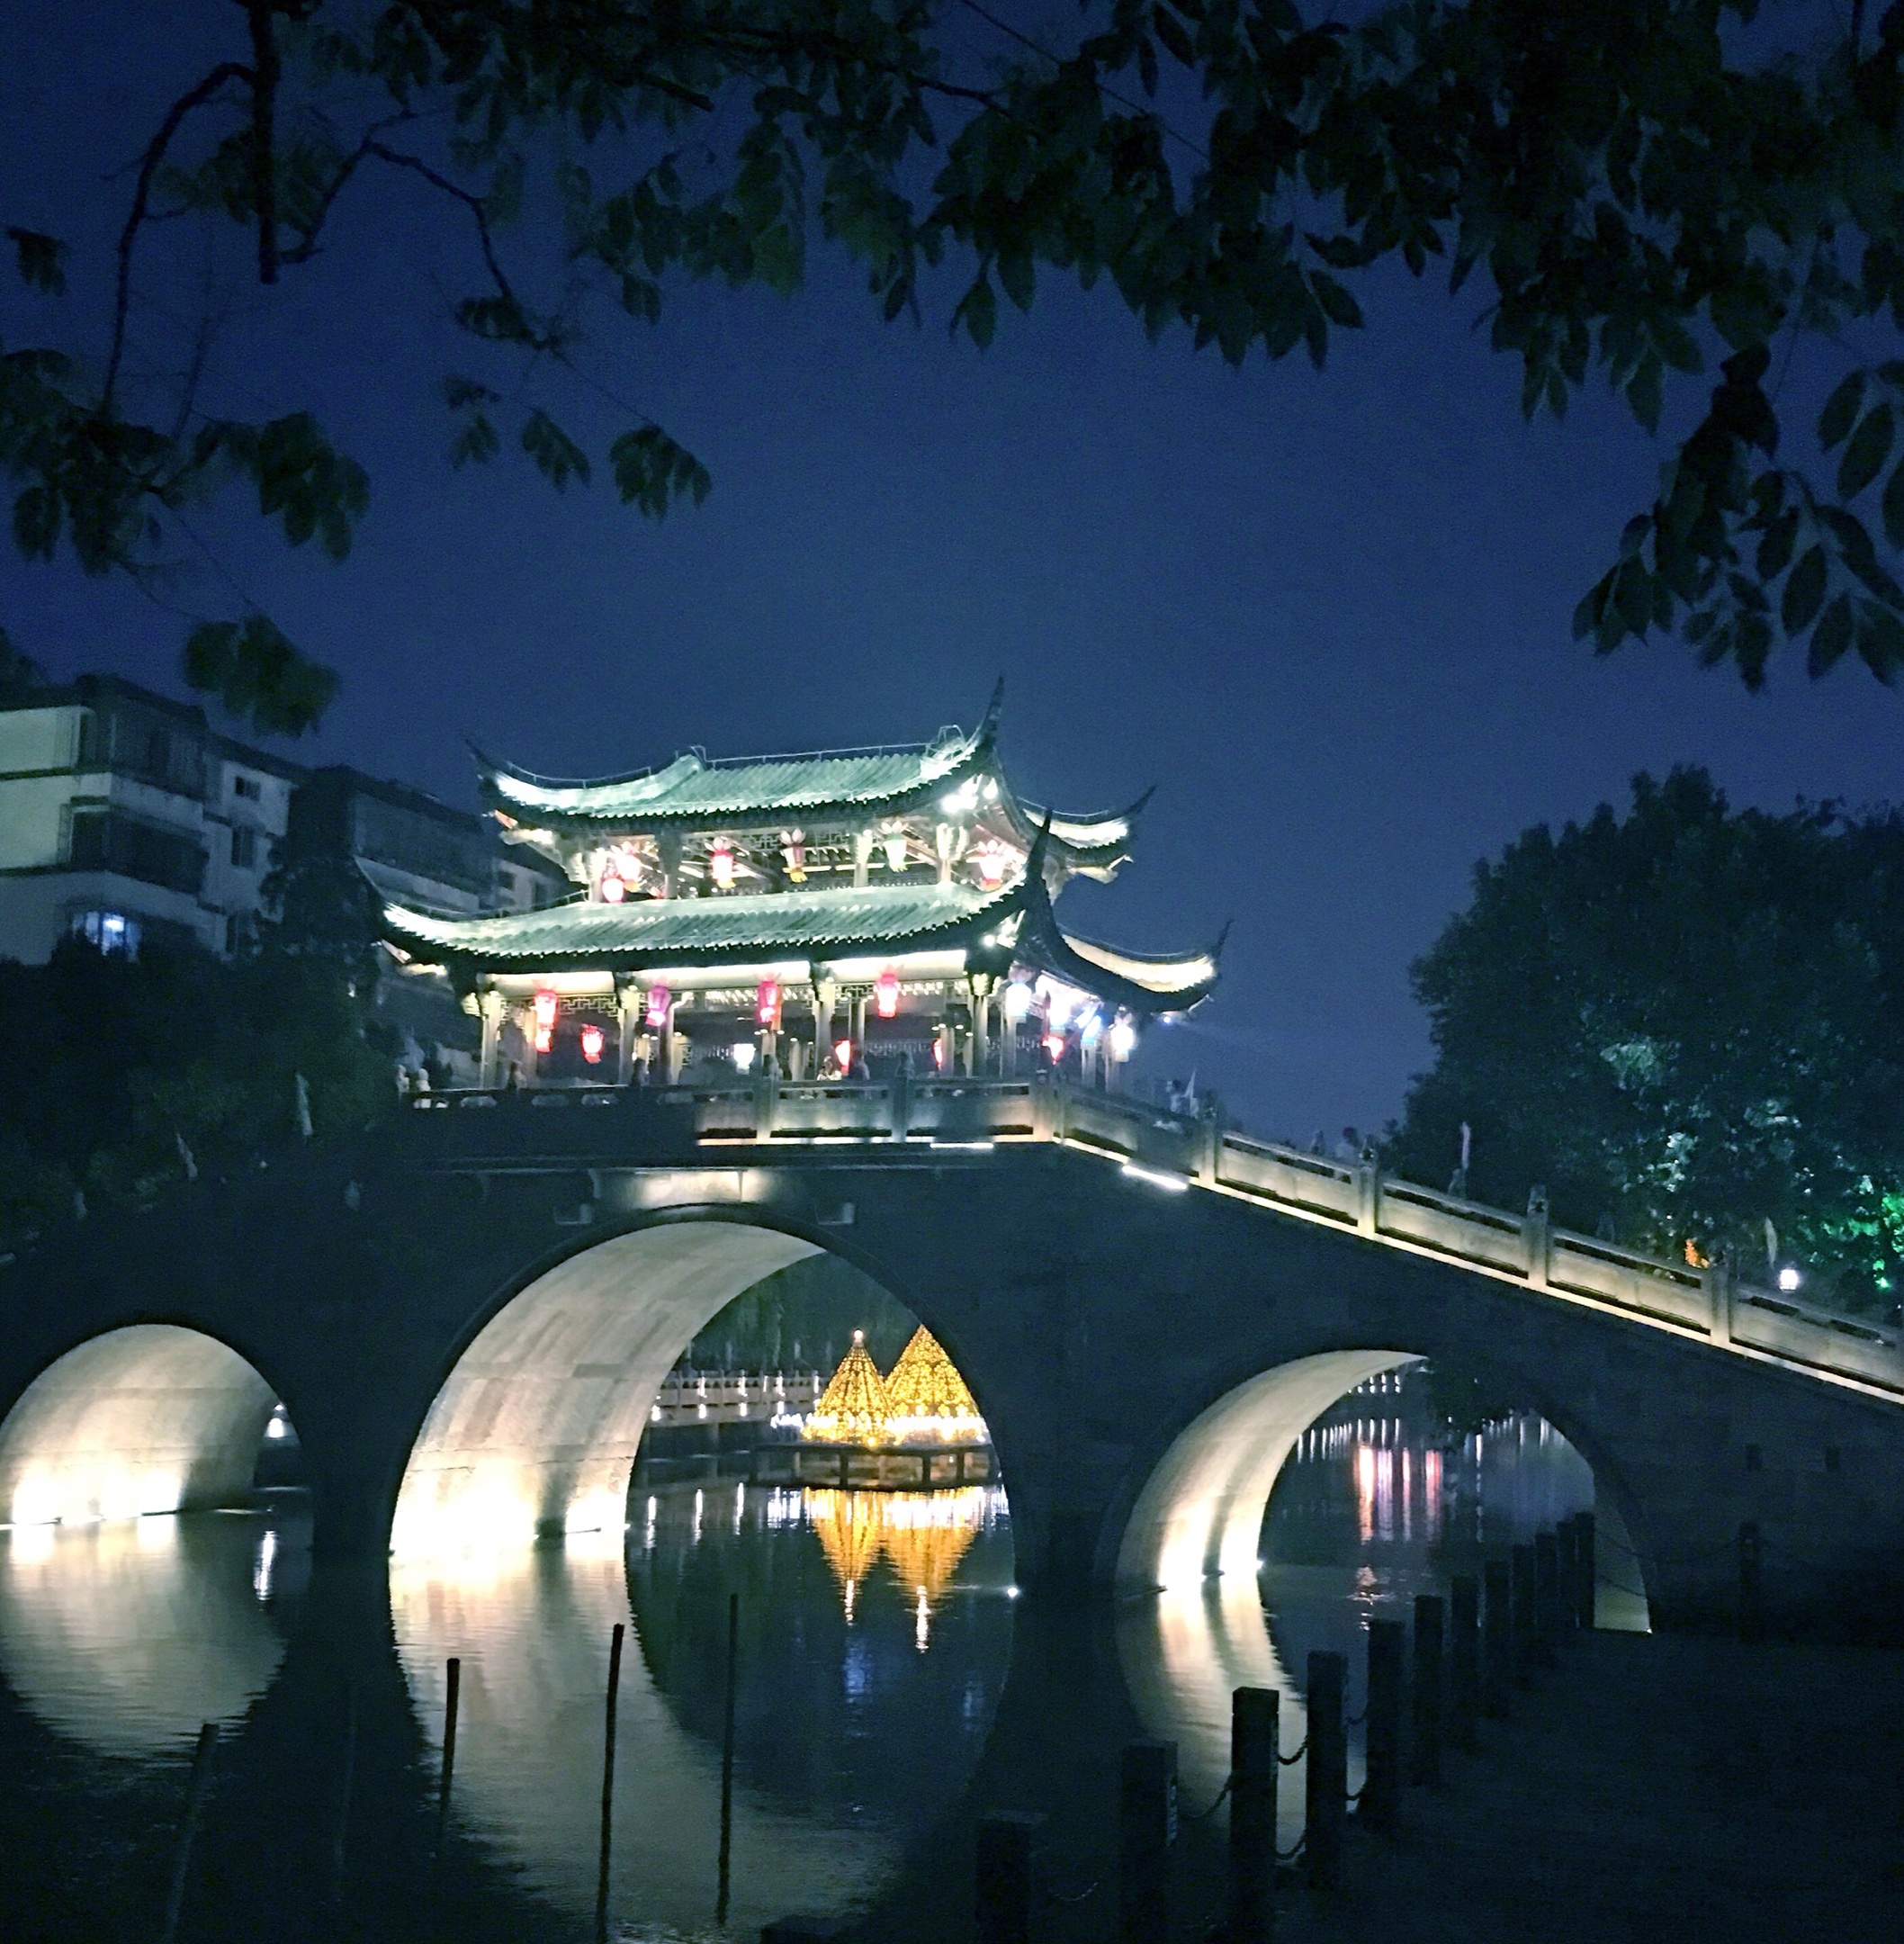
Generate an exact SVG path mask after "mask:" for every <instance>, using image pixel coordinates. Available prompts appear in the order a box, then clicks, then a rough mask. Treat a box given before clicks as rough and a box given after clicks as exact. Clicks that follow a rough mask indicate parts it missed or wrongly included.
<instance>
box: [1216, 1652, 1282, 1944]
mask: <svg viewBox="0 0 1904 1944" xmlns="http://www.w3.org/2000/svg"><path fill="white" fill-rule="evenodd" d="M1280 1698H1281V1697H1280V1696H1279V1695H1278V1694H1277V1692H1276V1690H1275V1689H1274V1688H1236V1689H1235V1691H1234V1692H1233V1693H1232V1694H1231V1696H1230V1896H1229V1920H1230V1921H1229V1931H1228V1935H1227V1938H1226V1944H1268V1940H1269V1938H1270V1936H1271V1933H1272V1932H1273V1931H1274V1930H1275V1928H1276V1779H1277V1769H1278V1766H1279V1764H1278V1757H1279V1755H1280V1748H1279V1743H1278V1736H1279V1723H1278V1718H1277V1706H1278V1703H1279V1701H1280Z"/></svg>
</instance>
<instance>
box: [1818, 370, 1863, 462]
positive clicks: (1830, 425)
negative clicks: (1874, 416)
mask: <svg viewBox="0 0 1904 1944" xmlns="http://www.w3.org/2000/svg"><path fill="white" fill-rule="evenodd" d="M1863 403H1864V373H1863V372H1861V371H1855V372H1853V373H1852V374H1851V375H1850V376H1849V377H1848V378H1846V379H1845V380H1844V381H1843V383H1840V384H1839V386H1838V387H1837V390H1836V391H1835V392H1832V394H1831V396H1830V397H1829V398H1828V399H1827V400H1826V401H1825V409H1824V410H1823V411H1821V412H1820V413H1819V415H1818V442H1819V445H1820V446H1823V447H1824V448H1825V450H1826V451H1827V452H1829V451H1830V450H1831V449H1832V447H1833V446H1836V445H1837V444H1838V443H1839V442H1840V441H1841V440H1842V439H1843V438H1844V437H1845V436H1846V433H1848V432H1849V431H1850V430H1851V428H1852V426H1853V424H1854V423H1855V420H1856V419H1857V416H1858V407H1859V406H1860V405H1862V404H1863Z"/></svg>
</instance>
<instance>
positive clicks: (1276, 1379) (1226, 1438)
mask: <svg viewBox="0 0 1904 1944" xmlns="http://www.w3.org/2000/svg"><path fill="white" fill-rule="evenodd" d="M1416 1361H1418V1360H1417V1359H1416V1358H1415V1356H1413V1355H1410V1354H1409V1353H1408V1352H1406V1351H1404V1350H1334V1351H1329V1352H1327V1353H1325V1355H1320V1356H1308V1357H1300V1358H1298V1360H1297V1361H1296V1362H1294V1363H1293V1364H1282V1365H1281V1366H1280V1368H1278V1369H1276V1370H1271V1371H1265V1372H1263V1373H1262V1375H1261V1376H1260V1377H1253V1378H1251V1379H1250V1381H1249V1382H1247V1383H1244V1384H1239V1385H1238V1386H1237V1387H1236V1389H1235V1390H1234V1391H1231V1392H1230V1393H1229V1394H1228V1396H1226V1397H1224V1398H1220V1399H1218V1400H1217V1402H1216V1403H1214V1404H1212V1405H1211V1406H1210V1408H1209V1409H1208V1410H1207V1411H1205V1412H1204V1413H1203V1414H1202V1416H1201V1417H1199V1418H1195V1419H1193V1420H1192V1421H1191V1422H1190V1424H1189V1425H1187V1426H1186V1427H1184V1429H1183V1430H1182V1431H1181V1432H1180V1433H1179V1434H1178V1436H1177V1438H1176V1440H1175V1442H1174V1443H1173V1444H1172V1445H1171V1447H1170V1449H1169V1450H1168V1451H1167V1452H1166V1453H1165V1454H1163V1461H1162V1462H1161V1463H1159V1464H1158V1466H1157V1467H1156V1469H1155V1470H1154V1472H1152V1473H1151V1475H1150V1477H1149V1479H1148V1481H1146V1482H1145V1487H1144V1490H1143V1491H1142V1492H1141V1493H1140V1494H1139V1495H1138V1498H1137V1502H1136V1505H1135V1506H1134V1507H1133V1508H1132V1509H1131V1515H1130V1521H1129V1523H1128V1525H1127V1526H1125V1528H1124V1538H1123V1543H1122V1544H1121V1545H1120V1547H1119V1548H1118V1572H1117V1577H1118V1581H1119V1583H1120V1584H1122V1585H1125V1586H1127V1587H1131V1588H1139V1587H1162V1588H1163V1589H1165V1590H1166V1591H1172V1592H1175V1591H1181V1590H1182V1589H1185V1588H1188V1587H1193V1586H1196V1585H1198V1584H1199V1582H1201V1581H1202V1580H1207V1579H1209V1578H1210V1577H1212V1576H1213V1575H1215V1574H1219V1573H1220V1574H1222V1575H1224V1576H1225V1577H1226V1578H1227V1577H1230V1576H1232V1575H1235V1576H1239V1577H1246V1578H1249V1579H1252V1580H1253V1579H1254V1577H1255V1574H1256V1566H1257V1554H1258V1550H1259V1547H1260V1545H1261V1543H1262V1518H1263V1514H1264V1512H1265V1511H1266V1510H1267V1509H1268V1507H1269V1502H1270V1491H1271V1487H1272V1486H1274V1484H1275V1483H1276V1474H1277V1473H1278V1472H1280V1471H1281V1469H1282V1462H1283V1460H1284V1459H1285V1458H1287V1457H1288V1456H1289V1453H1290V1451H1291V1450H1292V1449H1293V1447H1294V1445H1295V1444H1296V1440H1297V1439H1298V1438H1299V1437H1300V1436H1302V1434H1303V1433H1304V1432H1305V1431H1307V1429H1308V1427H1310V1426H1311V1425H1312V1424H1314V1423H1315V1421H1316V1418H1319V1417H1321V1415H1322V1414H1323V1412H1325V1410H1327V1409H1329V1407H1330V1406H1331V1405H1332V1404H1334V1402H1335V1401H1336V1400H1337V1399H1338V1398H1342V1397H1345V1396H1346V1395H1347V1394H1348V1393H1349V1392H1350V1391H1352V1390H1353V1389H1354V1388H1355V1387H1356V1385H1357V1384H1359V1383H1362V1382H1366V1381H1367V1380H1368V1379H1369V1378H1370V1377H1374V1376H1377V1375H1379V1373H1381V1372H1383V1371H1390V1370H1395V1369H1397V1367H1398V1366H1400V1365H1402V1364H1413V1363H1415V1362H1416Z"/></svg>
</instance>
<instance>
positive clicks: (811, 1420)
mask: <svg viewBox="0 0 1904 1944" xmlns="http://www.w3.org/2000/svg"><path fill="white" fill-rule="evenodd" d="M892 1414H893V1407H892V1401H891V1400H890V1399H889V1398H888V1397H887V1396H886V1387H885V1381H884V1380H883V1379H882V1378H881V1376H880V1374H879V1367H878V1365H877V1364H875V1363H874V1362H873V1360H872V1358H871V1357H869V1356H868V1355H867V1350H866V1332H865V1331H864V1330H855V1331H854V1332H853V1347H852V1348H851V1349H850V1350H849V1351H848V1352H847V1354H846V1355H845V1356H844V1357H842V1358H841V1359H840V1368H839V1369H838V1370H836V1371H835V1372H834V1373H833V1375H832V1379H831V1382H829V1383H828V1385H827V1387H826V1389H825V1390H824V1391H822V1393H821V1396H820V1401H819V1403H817V1404H816V1405H815V1406H814V1407H813V1411H812V1413H811V1414H810V1415H809V1417H808V1418H807V1420H806V1422H805V1424H804V1425H803V1426H802V1427H801V1431H800V1435H801V1436H802V1437H804V1438H811V1439H813V1441H814V1442H815V1443H817V1444H824V1445H884V1444H885V1443H887V1442H888V1440H889V1437H890V1435H891V1434H890V1433H889V1432H888V1431H887V1429H886V1419H887V1418H890V1417H891V1416H892Z"/></svg>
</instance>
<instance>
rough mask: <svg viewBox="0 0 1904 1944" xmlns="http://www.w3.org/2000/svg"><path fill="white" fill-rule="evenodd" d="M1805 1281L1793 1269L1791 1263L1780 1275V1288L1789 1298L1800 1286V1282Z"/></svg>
mask: <svg viewBox="0 0 1904 1944" xmlns="http://www.w3.org/2000/svg"><path fill="white" fill-rule="evenodd" d="M1803 1280H1804V1279H1803V1278H1802V1277H1801V1275H1800V1274H1799V1273H1798V1271H1797V1270H1796V1269H1794V1268H1792V1265H1790V1264H1789V1263H1788V1264H1787V1265H1785V1267H1784V1268H1783V1269H1781V1270H1780V1271H1779V1273H1778V1286H1779V1287H1780V1288H1781V1289H1782V1290H1783V1291H1784V1292H1785V1293H1786V1295H1788V1296H1789V1295H1791V1293H1792V1291H1793V1290H1795V1289H1796V1288H1797V1287H1798V1286H1799V1284H1800V1283H1801V1282H1802V1281H1803Z"/></svg>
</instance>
